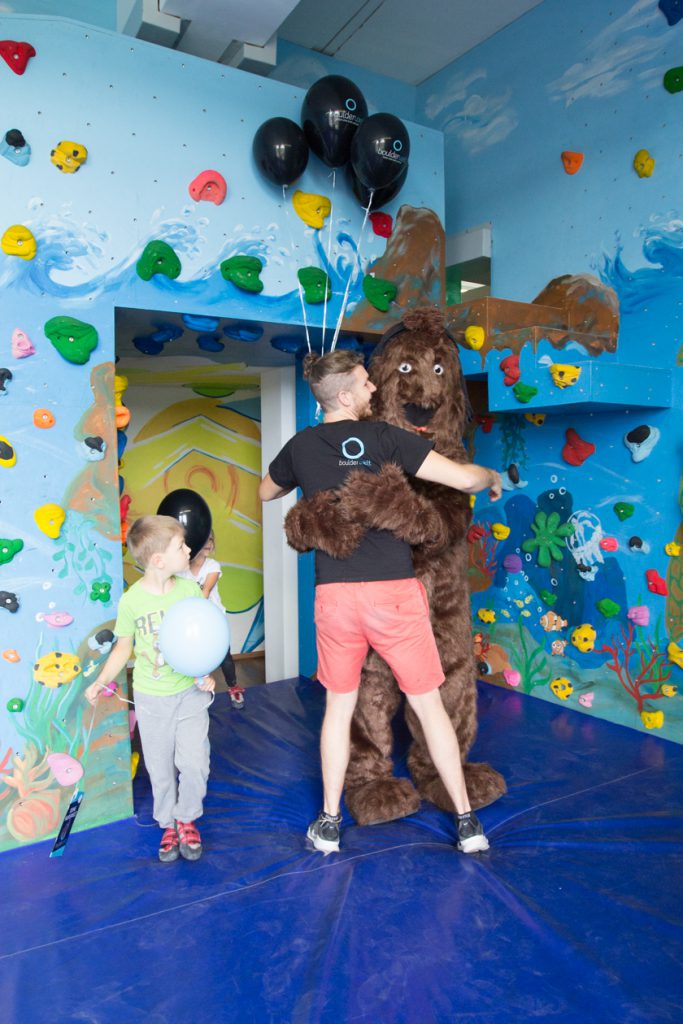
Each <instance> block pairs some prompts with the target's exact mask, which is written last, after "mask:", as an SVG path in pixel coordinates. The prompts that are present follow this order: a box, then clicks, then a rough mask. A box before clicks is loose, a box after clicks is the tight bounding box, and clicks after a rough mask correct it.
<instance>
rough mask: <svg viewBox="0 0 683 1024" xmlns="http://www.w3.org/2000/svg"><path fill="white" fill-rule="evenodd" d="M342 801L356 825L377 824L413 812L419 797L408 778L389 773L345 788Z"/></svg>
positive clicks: (418, 807) (417, 807) (417, 808)
mask: <svg viewBox="0 0 683 1024" xmlns="http://www.w3.org/2000/svg"><path fill="white" fill-rule="evenodd" d="M344 800H345V802H346V806H347V807H348V809H349V811H350V812H351V814H352V815H353V817H354V819H355V820H356V821H357V822H358V824H359V825H378V824H380V822H384V821H394V820H395V819H396V818H405V817H407V816H408V815H409V814H415V813H416V811H419V809H420V797H419V794H418V793H417V792H416V791H415V788H414V786H413V785H412V783H411V782H410V781H409V779H396V778H394V777H393V776H388V777H386V778H381V779H373V780H372V781H371V782H366V783H365V784H364V785H362V786H354V787H352V788H349V789H346V790H345V791H344Z"/></svg>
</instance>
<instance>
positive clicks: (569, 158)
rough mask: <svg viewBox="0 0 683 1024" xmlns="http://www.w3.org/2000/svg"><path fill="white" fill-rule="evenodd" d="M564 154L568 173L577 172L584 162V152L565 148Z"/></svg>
mask: <svg viewBox="0 0 683 1024" xmlns="http://www.w3.org/2000/svg"><path fill="white" fill-rule="evenodd" d="M561 155H562V165H563V167H564V169H565V173H566V174H576V172H577V171H580V170H581V166H582V164H583V153H573V152H572V151H571V149H565V150H564V152H563V153H562V154H561Z"/></svg>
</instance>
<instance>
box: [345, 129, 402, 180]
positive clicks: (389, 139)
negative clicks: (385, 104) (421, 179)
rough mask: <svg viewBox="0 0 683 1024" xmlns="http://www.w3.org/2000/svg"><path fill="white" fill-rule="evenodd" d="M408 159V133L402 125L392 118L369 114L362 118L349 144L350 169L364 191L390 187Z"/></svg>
mask: <svg viewBox="0 0 683 1024" xmlns="http://www.w3.org/2000/svg"><path fill="white" fill-rule="evenodd" d="M409 156H410V138H409V136H408V132H407V130H406V127H405V125H404V124H403V121H401V120H399V118H398V117H394V115H393V114H372V115H371V116H370V117H368V118H366V120H365V121H363V123H362V125H361V126H360V128H359V129H358V131H357V132H356V134H355V135H354V137H353V141H352V143H351V166H352V167H353V171H354V174H355V175H356V177H357V178H358V180H359V181H360V183H361V184H362V185H365V186H366V187H367V188H373V189H379V188H387V186H388V185H392V184H393V183H394V182H395V181H396V179H397V178H398V176H399V175H400V173H401V171H402V170H403V168H404V167H405V166H406V164H407V163H408V157H409Z"/></svg>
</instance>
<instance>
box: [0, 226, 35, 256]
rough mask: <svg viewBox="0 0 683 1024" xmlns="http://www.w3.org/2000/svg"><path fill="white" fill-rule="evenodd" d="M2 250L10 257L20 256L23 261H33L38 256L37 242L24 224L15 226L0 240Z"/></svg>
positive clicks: (8, 229)
mask: <svg viewBox="0 0 683 1024" xmlns="http://www.w3.org/2000/svg"><path fill="white" fill-rule="evenodd" d="M0 249H2V251H3V252H6V253H7V255H8V256H19V257H20V259H22V260H32V259H33V257H34V256H35V254H36V249H37V245H36V240H35V238H34V237H33V234H32V232H31V231H29V229H28V228H26V227H24V225H23V224H13V225H12V227H11V228H7V231H6V232H5V233H4V235H3V236H2V239H1V240H0Z"/></svg>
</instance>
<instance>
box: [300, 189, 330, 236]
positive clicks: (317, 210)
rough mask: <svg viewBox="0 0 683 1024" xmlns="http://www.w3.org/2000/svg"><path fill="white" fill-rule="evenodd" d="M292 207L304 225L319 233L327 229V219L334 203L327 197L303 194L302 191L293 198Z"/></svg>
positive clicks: (310, 193)
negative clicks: (324, 228)
mask: <svg viewBox="0 0 683 1024" xmlns="http://www.w3.org/2000/svg"><path fill="white" fill-rule="evenodd" d="M292 206H293V207H294V211H295V213H296V214H297V216H299V217H301V219H302V221H303V222H304V224H308V226H309V228H316V230H318V231H319V230H320V229H321V228H323V227H325V218H326V217H329V215H330V211H331V209H332V203H331V202H330V200H329V199H328V198H327V196H319V195H317V194H316V193H315V192H302V191H301V190H300V189H297V190H296V192H295V193H294V195H293V196H292Z"/></svg>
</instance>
